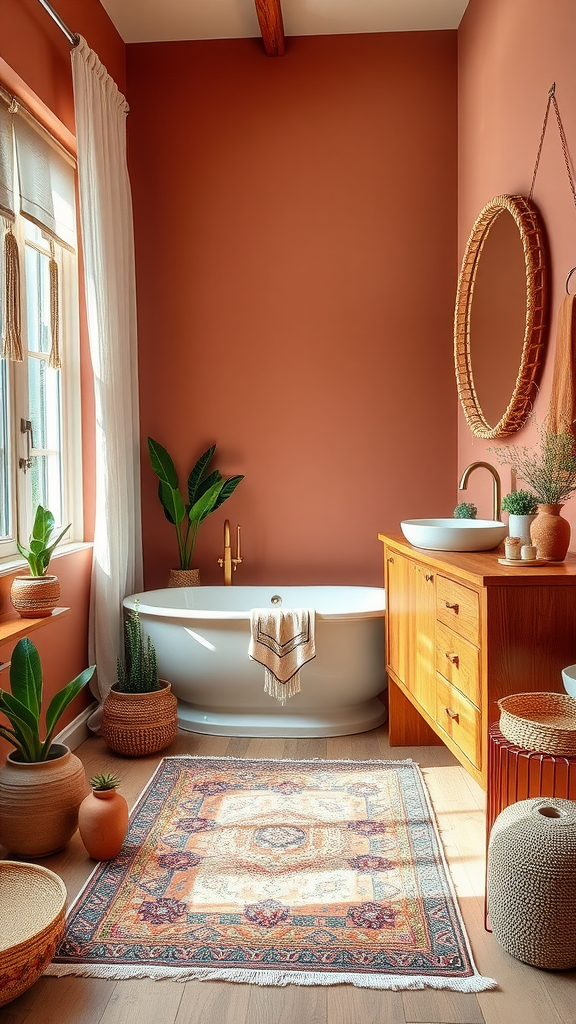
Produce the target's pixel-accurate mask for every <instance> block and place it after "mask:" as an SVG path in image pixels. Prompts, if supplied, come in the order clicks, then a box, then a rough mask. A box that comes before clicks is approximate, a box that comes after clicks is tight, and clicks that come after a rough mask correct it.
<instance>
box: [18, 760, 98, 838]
mask: <svg viewBox="0 0 576 1024" xmlns="http://www.w3.org/2000/svg"><path fill="white" fill-rule="evenodd" d="M51 749H52V751H53V752H54V753H57V754H58V756H57V757H52V758H51V759H50V760H48V761H35V762H33V763H27V762H24V761H17V760H16V759H15V757H14V754H13V753H11V754H8V757H7V759H6V764H5V765H4V767H3V768H2V769H1V770H0V843H1V844H2V845H3V846H5V847H6V849H7V850H8V851H9V852H10V853H13V854H18V855H20V856H21V857H49V856H50V855H51V854H52V853H57V851H58V850H61V849H62V848H63V847H64V846H66V843H67V842H68V840H69V839H71V838H72V836H73V835H74V833H75V831H76V829H77V828H78V809H79V807H80V804H81V803H82V801H83V799H84V797H85V796H86V794H87V793H88V792H89V790H90V787H89V786H88V783H87V782H86V775H85V772H84V767H83V765H82V762H81V760H80V758H78V757H76V754H73V753H71V751H70V750H69V749H68V747H66V746H64V744H63V743H55V744H53V746H52V748H51Z"/></svg>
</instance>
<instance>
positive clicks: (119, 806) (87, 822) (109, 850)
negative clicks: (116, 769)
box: [78, 772, 128, 860]
mask: <svg viewBox="0 0 576 1024" xmlns="http://www.w3.org/2000/svg"><path fill="white" fill-rule="evenodd" d="M90 785H91V786H92V792H91V793H89V794H88V796H87V797H85V798H84V800H83V801H82V803H81V804H80V810H79V812H78V828H79V829H80V837H81V839H82V842H83V843H84V846H85V847H86V850H87V852H88V853H89V855H90V857H91V858H92V860H111V859H112V858H113V857H117V856H118V854H119V853H120V850H121V848H122V843H123V842H124V839H125V836H126V832H127V830H128V804H127V803H126V800H125V799H124V797H123V796H122V794H121V793H117V792H116V790H117V788H118V786H119V785H120V779H119V778H118V776H117V775H112V774H111V773H110V772H104V773H102V774H101V775H94V776H93V778H91V779H90Z"/></svg>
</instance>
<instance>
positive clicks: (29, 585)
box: [10, 576, 60, 619]
mask: <svg viewBox="0 0 576 1024" xmlns="http://www.w3.org/2000/svg"><path fill="white" fill-rule="evenodd" d="M10 600H11V602H12V605H13V607H14V608H15V609H16V611H17V612H18V614H19V615H21V616H22V618H23V619H44V618H46V617H47V616H48V615H52V612H53V610H54V608H56V606H57V604H58V601H59V600H60V581H59V579H58V577H57V576H15V577H14V580H13V582H12V586H11V588H10Z"/></svg>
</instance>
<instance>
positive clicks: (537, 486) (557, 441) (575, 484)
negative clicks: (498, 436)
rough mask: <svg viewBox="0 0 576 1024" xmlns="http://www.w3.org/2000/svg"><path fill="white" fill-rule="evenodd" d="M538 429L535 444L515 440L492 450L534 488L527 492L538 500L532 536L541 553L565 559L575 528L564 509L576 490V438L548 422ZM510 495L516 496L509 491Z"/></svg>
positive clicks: (548, 556) (555, 560) (552, 557)
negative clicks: (554, 428) (537, 441)
mask: <svg viewBox="0 0 576 1024" xmlns="http://www.w3.org/2000/svg"><path fill="white" fill-rule="evenodd" d="M538 433H539V443H538V444H537V445H535V446H533V447H528V446H526V445H516V444H511V445H506V446H499V447H497V448H492V449H489V451H492V452H493V453H494V455H495V457H496V460H497V461H498V462H499V463H500V465H504V466H506V465H507V466H511V467H512V469H513V470H514V472H515V474H516V476H517V478H518V479H519V480H522V481H523V482H524V483H526V484H528V486H529V487H530V488H531V491H528V492H524V493H527V494H530V493H531V494H532V496H533V498H534V500H535V501H536V504H537V515H536V517H535V518H534V521H533V523H532V525H531V526H530V538H531V541H532V543H533V544H535V545H536V547H537V549H538V557H539V558H541V559H546V560H548V561H553V562H561V561H563V560H564V558H565V557H566V552H567V551H568V546H569V544H570V533H571V530H570V524H569V522H568V521H567V520H566V519H564V518H563V517H562V516H561V514H560V512H561V509H562V507H563V505H564V503H565V502H566V501H567V500H568V498H570V497H571V496H572V495H573V494H574V493H575V492H576V440H575V439H574V436H573V435H572V434H571V433H568V432H564V433H559V434H556V433H553V432H552V431H549V430H547V429H546V427H544V426H539V427H538ZM517 493H520V492H517ZM506 498H507V499H509V500H510V502H512V500H513V499H512V497H511V496H509V495H507V496H506ZM514 500H515V499H514ZM507 503H508V502H507ZM503 508H506V505H504V504H503ZM513 514H514V513H513Z"/></svg>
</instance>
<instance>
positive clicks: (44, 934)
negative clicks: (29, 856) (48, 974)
mask: <svg viewBox="0 0 576 1024" xmlns="http://www.w3.org/2000/svg"><path fill="white" fill-rule="evenodd" d="M65 907H66V887H65V885H64V882H63V881H62V879H61V878H59V877H58V875H56V874H54V872H53V871H49V870H48V868H43V867H40V865H39V864H22V863H20V862H18V861H9V860H3V861H0V1006H4V1005H5V1004H6V1003H10V1002H11V1001H12V1000H13V999H16V998H17V996H19V995H21V994H22V992H25V991H26V989H28V988H30V986H31V985H33V984H34V982H35V981H37V979H38V978H39V977H40V975H41V974H42V972H43V971H44V970H45V968H46V967H47V966H48V964H49V963H50V961H51V959H52V957H53V956H54V953H55V952H56V948H57V946H58V945H59V943H60V941H61V939H62V936H63V935H64V914H65Z"/></svg>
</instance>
